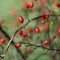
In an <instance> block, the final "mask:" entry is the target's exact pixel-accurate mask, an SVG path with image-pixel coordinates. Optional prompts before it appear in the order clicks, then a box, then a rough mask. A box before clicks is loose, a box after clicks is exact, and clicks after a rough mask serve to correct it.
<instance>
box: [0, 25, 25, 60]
mask: <svg viewBox="0 0 60 60" xmlns="http://www.w3.org/2000/svg"><path fill="white" fill-rule="evenodd" d="M0 31H1V32H2V33H3V34H4V36H5V37H6V38H7V39H8V40H10V36H9V35H8V33H7V32H6V31H4V30H3V28H2V26H0ZM11 44H12V45H13V46H14V44H15V43H14V41H12V42H11ZM14 47H15V48H16V50H17V52H18V53H19V54H20V55H21V57H22V58H23V59H24V60H26V58H25V57H24V55H23V54H22V52H21V50H20V49H18V48H17V47H16V46H14Z"/></svg>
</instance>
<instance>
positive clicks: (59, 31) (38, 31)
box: [18, 12, 60, 45]
mask: <svg viewBox="0 0 60 60" xmlns="http://www.w3.org/2000/svg"><path fill="white" fill-rule="evenodd" d="M45 18H46V19H48V18H49V15H48V12H46V15H45V16H42V19H45ZM18 20H19V22H20V23H23V22H24V18H23V17H22V16H19V17H18ZM42 29H43V30H45V31H47V30H48V29H49V25H48V24H47V25H44V26H42ZM35 32H36V33H40V29H39V28H38V27H35ZM18 33H19V34H20V35H21V36H23V37H26V36H27V33H26V32H23V31H22V30H19V31H18ZM57 33H58V34H59V35H60V29H58V30H57ZM55 38H56V36H55V35H52V37H51V39H55ZM48 43H49V41H48V40H45V41H43V43H42V44H43V45H47V44H48ZM19 44H20V43H19ZM20 45H21V44H20Z"/></svg>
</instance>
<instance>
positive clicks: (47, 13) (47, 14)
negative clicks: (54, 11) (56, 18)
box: [45, 11, 49, 19]
mask: <svg viewBox="0 0 60 60" xmlns="http://www.w3.org/2000/svg"><path fill="white" fill-rule="evenodd" d="M45 15H46V16H45V18H46V19H48V18H49V12H48V11H47V12H45Z"/></svg>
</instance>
